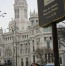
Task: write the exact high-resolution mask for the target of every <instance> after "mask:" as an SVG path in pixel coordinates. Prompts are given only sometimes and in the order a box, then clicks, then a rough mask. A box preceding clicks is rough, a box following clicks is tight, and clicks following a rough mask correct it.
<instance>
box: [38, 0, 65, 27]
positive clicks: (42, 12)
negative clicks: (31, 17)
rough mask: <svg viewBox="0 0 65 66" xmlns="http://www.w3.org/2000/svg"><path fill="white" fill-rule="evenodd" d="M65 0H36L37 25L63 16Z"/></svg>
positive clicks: (44, 24)
mask: <svg viewBox="0 0 65 66" xmlns="http://www.w3.org/2000/svg"><path fill="white" fill-rule="evenodd" d="M64 3H65V0H38V14H39V25H40V26H47V25H49V24H51V23H52V22H55V21H57V20H60V19H62V18H64V16H65V10H64V9H65V8H64V7H65V4H64Z"/></svg>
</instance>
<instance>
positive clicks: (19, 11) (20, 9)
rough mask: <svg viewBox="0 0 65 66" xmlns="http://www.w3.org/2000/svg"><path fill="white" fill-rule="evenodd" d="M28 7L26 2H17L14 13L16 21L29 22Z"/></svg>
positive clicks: (20, 0)
mask: <svg viewBox="0 0 65 66" xmlns="http://www.w3.org/2000/svg"><path fill="white" fill-rule="evenodd" d="M27 9H28V5H27V2H26V0H15V4H14V13H15V20H21V19H24V20H27V19H28V14H27Z"/></svg>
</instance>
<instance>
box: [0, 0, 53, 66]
mask: <svg viewBox="0 0 65 66" xmlns="http://www.w3.org/2000/svg"><path fill="white" fill-rule="evenodd" d="M27 12H28V5H27V1H26V0H15V4H14V13H15V19H12V21H10V22H9V28H8V29H9V32H6V33H3V30H2V28H1V29H0V63H1V64H3V63H5V62H10V61H11V63H12V65H14V66H16V64H17V66H30V65H31V64H32V63H34V62H35V63H37V62H38V59H37V58H36V56H35V55H34V50H36V48H37V47H48V46H49V47H50V48H53V44H52V28H51V27H47V28H42V27H40V26H39V22H38V14H37V13H36V12H35V11H33V13H30V18H29V21H28V14H27ZM48 44H49V45H48ZM16 50H17V51H16ZM16 62H17V63H16Z"/></svg>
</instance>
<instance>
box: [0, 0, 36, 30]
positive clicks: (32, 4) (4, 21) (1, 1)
mask: <svg viewBox="0 0 65 66" xmlns="http://www.w3.org/2000/svg"><path fill="white" fill-rule="evenodd" d="M27 3H28V16H29V12H30V10H31V11H33V10H34V9H35V10H36V11H37V0H27ZM13 4H14V0H0V11H2V12H1V13H4V12H6V13H7V14H6V15H5V17H4V18H3V17H0V27H3V29H6V28H7V27H8V24H9V21H11V18H14V7H13ZM1 13H0V14H1Z"/></svg>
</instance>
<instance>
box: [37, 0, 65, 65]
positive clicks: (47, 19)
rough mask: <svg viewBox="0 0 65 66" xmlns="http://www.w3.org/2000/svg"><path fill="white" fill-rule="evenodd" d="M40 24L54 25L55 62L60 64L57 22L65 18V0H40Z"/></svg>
mask: <svg viewBox="0 0 65 66" xmlns="http://www.w3.org/2000/svg"><path fill="white" fill-rule="evenodd" d="M38 15H39V25H40V26H42V27H47V26H48V25H52V36H53V50H54V64H55V66H60V63H59V51H58V39H57V28H56V23H58V22H59V21H62V20H64V19H65V0H38Z"/></svg>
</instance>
